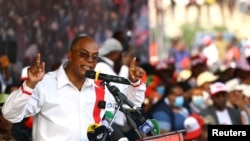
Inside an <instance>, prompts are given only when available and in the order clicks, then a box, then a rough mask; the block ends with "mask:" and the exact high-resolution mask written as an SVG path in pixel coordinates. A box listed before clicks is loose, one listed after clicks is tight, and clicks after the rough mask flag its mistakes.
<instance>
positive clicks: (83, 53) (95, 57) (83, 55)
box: [71, 49, 99, 62]
mask: <svg viewBox="0 0 250 141" xmlns="http://www.w3.org/2000/svg"><path fill="white" fill-rule="evenodd" d="M71 51H74V52H77V53H79V55H80V57H81V58H82V59H84V60H88V59H89V58H91V59H92V61H93V62H98V60H99V57H98V55H93V56H91V55H89V53H88V52H86V51H80V50H75V49H71Z"/></svg>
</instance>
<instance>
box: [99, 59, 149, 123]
mask: <svg viewBox="0 0 250 141" xmlns="http://www.w3.org/2000/svg"><path fill="white" fill-rule="evenodd" d="M101 59H102V60H103V61H104V62H98V63H97V64H96V67H95V70H96V71H99V72H100V73H104V74H109V75H114V76H119V77H124V78H128V71H129V68H128V67H127V66H125V65H122V66H121V69H120V71H119V73H118V74H116V72H114V62H113V61H112V60H110V59H108V58H106V57H101ZM110 84H111V85H114V84H115V85H116V86H117V88H118V89H119V90H122V89H126V87H128V85H126V84H119V83H110ZM138 96H139V95H137V96H136V97H137V98H135V97H134V98H135V99H134V100H133V97H128V99H129V100H131V101H135V100H136V99H137V100H136V101H135V103H134V104H135V106H137V107H141V104H142V103H143V100H144V97H143V98H142V97H141V96H139V97H138ZM131 98H132V99H131ZM111 99H113V102H115V99H114V98H113V97H111ZM110 105H111V104H110ZM114 122H115V123H116V124H118V125H121V126H124V125H125V124H126V117H125V115H124V114H123V113H122V112H120V111H118V112H117V113H116V118H115V119H114Z"/></svg>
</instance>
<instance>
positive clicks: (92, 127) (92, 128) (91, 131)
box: [87, 123, 101, 141]
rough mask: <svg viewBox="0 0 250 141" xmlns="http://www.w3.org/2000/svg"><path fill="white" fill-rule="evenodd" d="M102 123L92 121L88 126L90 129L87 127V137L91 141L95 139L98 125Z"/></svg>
mask: <svg viewBox="0 0 250 141" xmlns="http://www.w3.org/2000/svg"><path fill="white" fill-rule="evenodd" d="M100 126H101V125H100V124H95V123H91V124H90V125H89V126H88V129H87V137H88V139H89V140H90V141H94V138H95V136H94V132H95V129H96V128H97V127H100Z"/></svg>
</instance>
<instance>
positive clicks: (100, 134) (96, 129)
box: [87, 123, 110, 141]
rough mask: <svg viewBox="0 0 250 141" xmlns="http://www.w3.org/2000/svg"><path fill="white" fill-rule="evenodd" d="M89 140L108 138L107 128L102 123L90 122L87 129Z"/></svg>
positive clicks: (104, 140)
mask: <svg viewBox="0 0 250 141" xmlns="http://www.w3.org/2000/svg"><path fill="white" fill-rule="evenodd" d="M87 137H88V139H89V141H106V140H110V136H109V130H108V128H107V127H105V126H104V125H100V124H95V123H92V124H90V125H89V127H88V129H87Z"/></svg>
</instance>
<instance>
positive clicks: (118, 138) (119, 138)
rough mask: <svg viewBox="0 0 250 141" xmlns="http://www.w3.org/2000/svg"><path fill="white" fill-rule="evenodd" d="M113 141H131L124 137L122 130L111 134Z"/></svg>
mask: <svg viewBox="0 0 250 141" xmlns="http://www.w3.org/2000/svg"><path fill="white" fill-rule="evenodd" d="M111 141H129V140H128V138H126V137H124V135H123V133H122V132H121V131H120V130H114V131H113V132H112V133H111Z"/></svg>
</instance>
